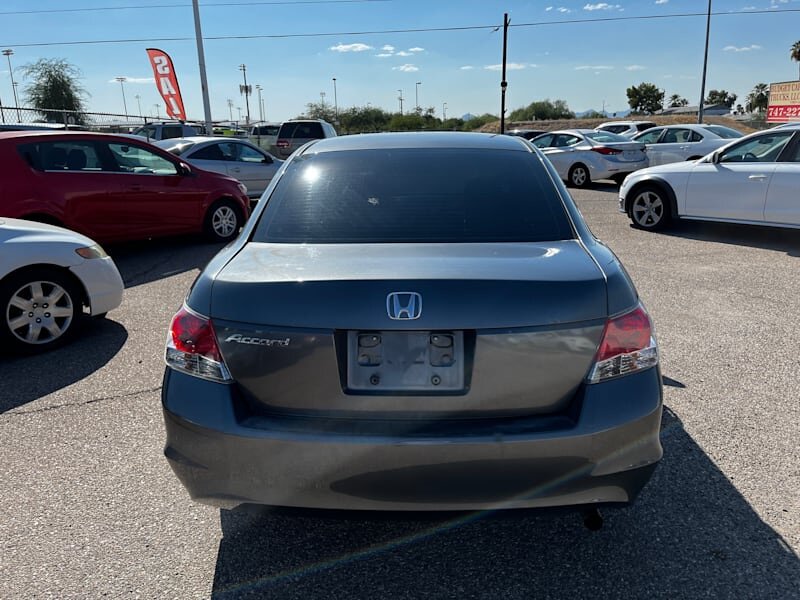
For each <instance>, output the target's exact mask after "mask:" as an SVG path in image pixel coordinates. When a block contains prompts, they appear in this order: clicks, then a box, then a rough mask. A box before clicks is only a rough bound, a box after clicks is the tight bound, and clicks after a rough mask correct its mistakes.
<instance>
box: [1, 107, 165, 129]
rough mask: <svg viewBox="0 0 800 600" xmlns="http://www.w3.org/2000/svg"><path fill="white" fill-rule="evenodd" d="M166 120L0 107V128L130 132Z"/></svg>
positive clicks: (110, 114) (112, 114)
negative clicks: (28, 127) (20, 127)
mask: <svg viewBox="0 0 800 600" xmlns="http://www.w3.org/2000/svg"><path fill="white" fill-rule="evenodd" d="M165 120H166V121H169V120H171V119H169V118H168V117H151V116H140V115H119V114H114V113H95V112H76V111H71V110H57V109H36V108H22V107H17V106H0V127H2V125H7V126H13V125H26V126H39V127H48V128H53V129H76V130H82V131H100V132H105V133H129V132H131V131H132V130H134V129H136V128H137V127H141V126H142V125H146V124H147V123H152V122H154V121H158V122H161V121H165Z"/></svg>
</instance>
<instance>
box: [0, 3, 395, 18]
mask: <svg viewBox="0 0 800 600" xmlns="http://www.w3.org/2000/svg"><path fill="white" fill-rule="evenodd" d="M392 1H393V0H295V1H290V0H274V1H272V2H261V1H259V2H256V1H252V2H208V3H204V4H203V8H206V7H209V6H268V5H287V4H359V3H365V2H392ZM191 6H192V5H191V4H149V5H146V6H145V5H135V6H134V5H131V6H97V7H87V8H52V9H41V10H11V11H4V12H0V15H41V14H53V13H76V12H95V11H101V10H105V11H109V10H147V9H153V8H156V9H158V10H162V9H164V8H187V7H191Z"/></svg>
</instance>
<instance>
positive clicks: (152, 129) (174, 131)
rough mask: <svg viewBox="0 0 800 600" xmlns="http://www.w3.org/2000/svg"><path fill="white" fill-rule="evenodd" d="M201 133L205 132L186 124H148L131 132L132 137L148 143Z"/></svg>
mask: <svg viewBox="0 0 800 600" xmlns="http://www.w3.org/2000/svg"><path fill="white" fill-rule="evenodd" d="M203 133H205V131H198V129H197V128H196V127H193V126H191V125H187V124H186V123H149V124H147V125H145V126H143V127H139V128H138V129H134V130H133V135H138V136H141V137H144V138H147V139H148V141H154V140H170V139H172V138H185V137H192V136H196V135H201V134H203Z"/></svg>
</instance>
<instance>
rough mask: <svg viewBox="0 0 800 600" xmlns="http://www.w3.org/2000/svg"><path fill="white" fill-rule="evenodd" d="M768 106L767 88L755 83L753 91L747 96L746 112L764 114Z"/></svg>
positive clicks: (762, 84)
mask: <svg viewBox="0 0 800 600" xmlns="http://www.w3.org/2000/svg"><path fill="white" fill-rule="evenodd" d="M768 104H769V86H768V85H767V84H766V83H757V84H756V85H755V87H754V88H753V91H752V92H750V93H749V94H747V112H756V111H758V112H764V111H765V110H767V105H768Z"/></svg>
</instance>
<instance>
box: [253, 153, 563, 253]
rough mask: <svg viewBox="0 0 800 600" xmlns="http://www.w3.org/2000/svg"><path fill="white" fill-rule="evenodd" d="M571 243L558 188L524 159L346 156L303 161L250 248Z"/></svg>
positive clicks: (280, 188) (283, 184)
mask: <svg viewBox="0 0 800 600" xmlns="http://www.w3.org/2000/svg"><path fill="white" fill-rule="evenodd" d="M573 237H574V234H573V232H572V229H571V227H570V225H569V221H568V219H567V215H566V212H565V209H564V206H563V204H562V202H561V199H560V197H559V195H558V192H557V189H556V187H555V185H554V184H553V183H552V180H551V179H550V177H549V175H548V173H547V171H546V170H545V169H544V167H543V166H542V165H541V163H540V162H539V161H538V160H537V158H536V157H535V156H534V155H533V154H531V153H528V152H520V151H512V150H505V151H490V152H487V151H486V150H477V149H449V148H438V149H387V150H352V151H343V152H330V153H320V154H315V155H309V156H302V157H298V158H296V159H295V160H294V161H292V163H291V165H290V167H289V169H288V170H287V171H286V173H285V174H284V176H283V177H282V178H281V180H280V182H279V183H278V185H277V186H276V188H275V190H274V192H273V194H272V196H271V197H270V198H269V203H268V204H267V207H266V209H265V212H264V214H263V215H262V218H261V220H260V222H259V223H258V225H257V228H256V231H255V234H254V237H253V241H257V242H274V243H323V244H336V243H342V244H347V243H384V242H409V243H414V242H421V243H425V242H428V243H440V242H441V243H444V242H538V241H545V240H563V239H571V238H573Z"/></svg>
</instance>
